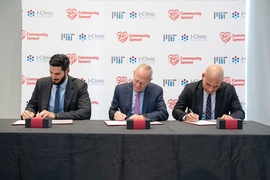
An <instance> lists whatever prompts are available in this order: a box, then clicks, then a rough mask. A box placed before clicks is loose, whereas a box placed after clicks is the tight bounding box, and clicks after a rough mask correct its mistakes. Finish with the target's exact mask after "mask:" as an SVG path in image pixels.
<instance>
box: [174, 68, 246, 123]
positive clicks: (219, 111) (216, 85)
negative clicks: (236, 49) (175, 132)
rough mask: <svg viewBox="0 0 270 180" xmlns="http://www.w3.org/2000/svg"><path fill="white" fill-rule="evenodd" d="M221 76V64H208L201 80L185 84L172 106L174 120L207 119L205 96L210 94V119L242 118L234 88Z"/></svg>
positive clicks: (240, 107) (192, 120) (241, 110)
mask: <svg viewBox="0 0 270 180" xmlns="http://www.w3.org/2000/svg"><path fill="white" fill-rule="evenodd" d="M223 76H224V72H223V69H222V67H221V66H219V65H216V64H213V65H210V66H209V67H208V68H207V69H206V71H205V72H204V73H203V74H202V80H200V81H198V82H194V83H190V84H187V85H186V87H185V88H184V90H183V91H182V93H181V94H180V96H179V98H178V101H177V103H176V104H175V106H174V109H173V111H172V115H173V117H174V118H175V119H176V120H180V121H191V122H194V121H198V120H204V119H207V118H206V117H207V116H206V106H207V97H208V96H210V97H211V108H210V113H211V114H210V116H209V117H210V119H217V118H223V119H231V118H235V119H244V118H245V112H244V111H243V109H242V106H241V104H240V102H239V99H238V96H237V94H236V91H235V88H234V86H232V85H231V84H228V83H225V82H222V81H223ZM186 110H188V112H186Z"/></svg>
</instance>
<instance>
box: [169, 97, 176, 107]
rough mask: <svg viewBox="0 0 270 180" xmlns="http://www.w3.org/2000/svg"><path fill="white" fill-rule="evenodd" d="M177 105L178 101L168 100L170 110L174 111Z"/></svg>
mask: <svg viewBox="0 0 270 180" xmlns="http://www.w3.org/2000/svg"><path fill="white" fill-rule="evenodd" d="M176 103H177V99H169V100H168V106H169V108H170V109H173V108H174V106H175V104H176Z"/></svg>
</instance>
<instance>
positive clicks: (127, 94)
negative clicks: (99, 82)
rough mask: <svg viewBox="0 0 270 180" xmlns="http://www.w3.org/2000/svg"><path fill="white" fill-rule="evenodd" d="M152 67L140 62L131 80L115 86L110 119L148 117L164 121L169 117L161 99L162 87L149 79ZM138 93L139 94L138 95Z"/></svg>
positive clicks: (121, 119) (152, 119) (120, 119)
mask: <svg viewBox="0 0 270 180" xmlns="http://www.w3.org/2000/svg"><path fill="white" fill-rule="evenodd" d="M152 74H153V71H152V68H151V66H149V65H147V64H141V65H139V66H138V67H137V69H136V70H135V71H134V76H133V82H131V83H126V84H120V85H117V86H116V87H115V91H114V96H113V100H112V103H111V107H110V109H109V118H110V120H117V121H123V120H125V119H143V118H144V119H149V120H151V121H166V120H167V119H168V117H169V114H168V112H167V108H166V104H165V102H164V99H163V89H162V88H161V87H160V86H158V85H156V84H154V83H151V82H150V81H151V80H152ZM138 94H139V95H138ZM136 96H139V97H140V98H139V99H140V103H139V104H140V105H139V112H137V113H136V112H134V107H135V101H136Z"/></svg>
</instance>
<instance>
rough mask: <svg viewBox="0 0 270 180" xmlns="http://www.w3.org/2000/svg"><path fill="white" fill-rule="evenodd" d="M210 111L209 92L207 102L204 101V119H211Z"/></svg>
mask: <svg viewBox="0 0 270 180" xmlns="http://www.w3.org/2000/svg"><path fill="white" fill-rule="evenodd" d="M211 111H212V105H211V94H209V95H208V97H207V102H206V111H205V119H212V118H211V114H212V113H211Z"/></svg>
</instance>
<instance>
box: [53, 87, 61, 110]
mask: <svg viewBox="0 0 270 180" xmlns="http://www.w3.org/2000/svg"><path fill="white" fill-rule="evenodd" d="M56 89H57V90H56V93H55V101H54V112H55V113H58V112H59V111H60V85H57V88H56Z"/></svg>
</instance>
